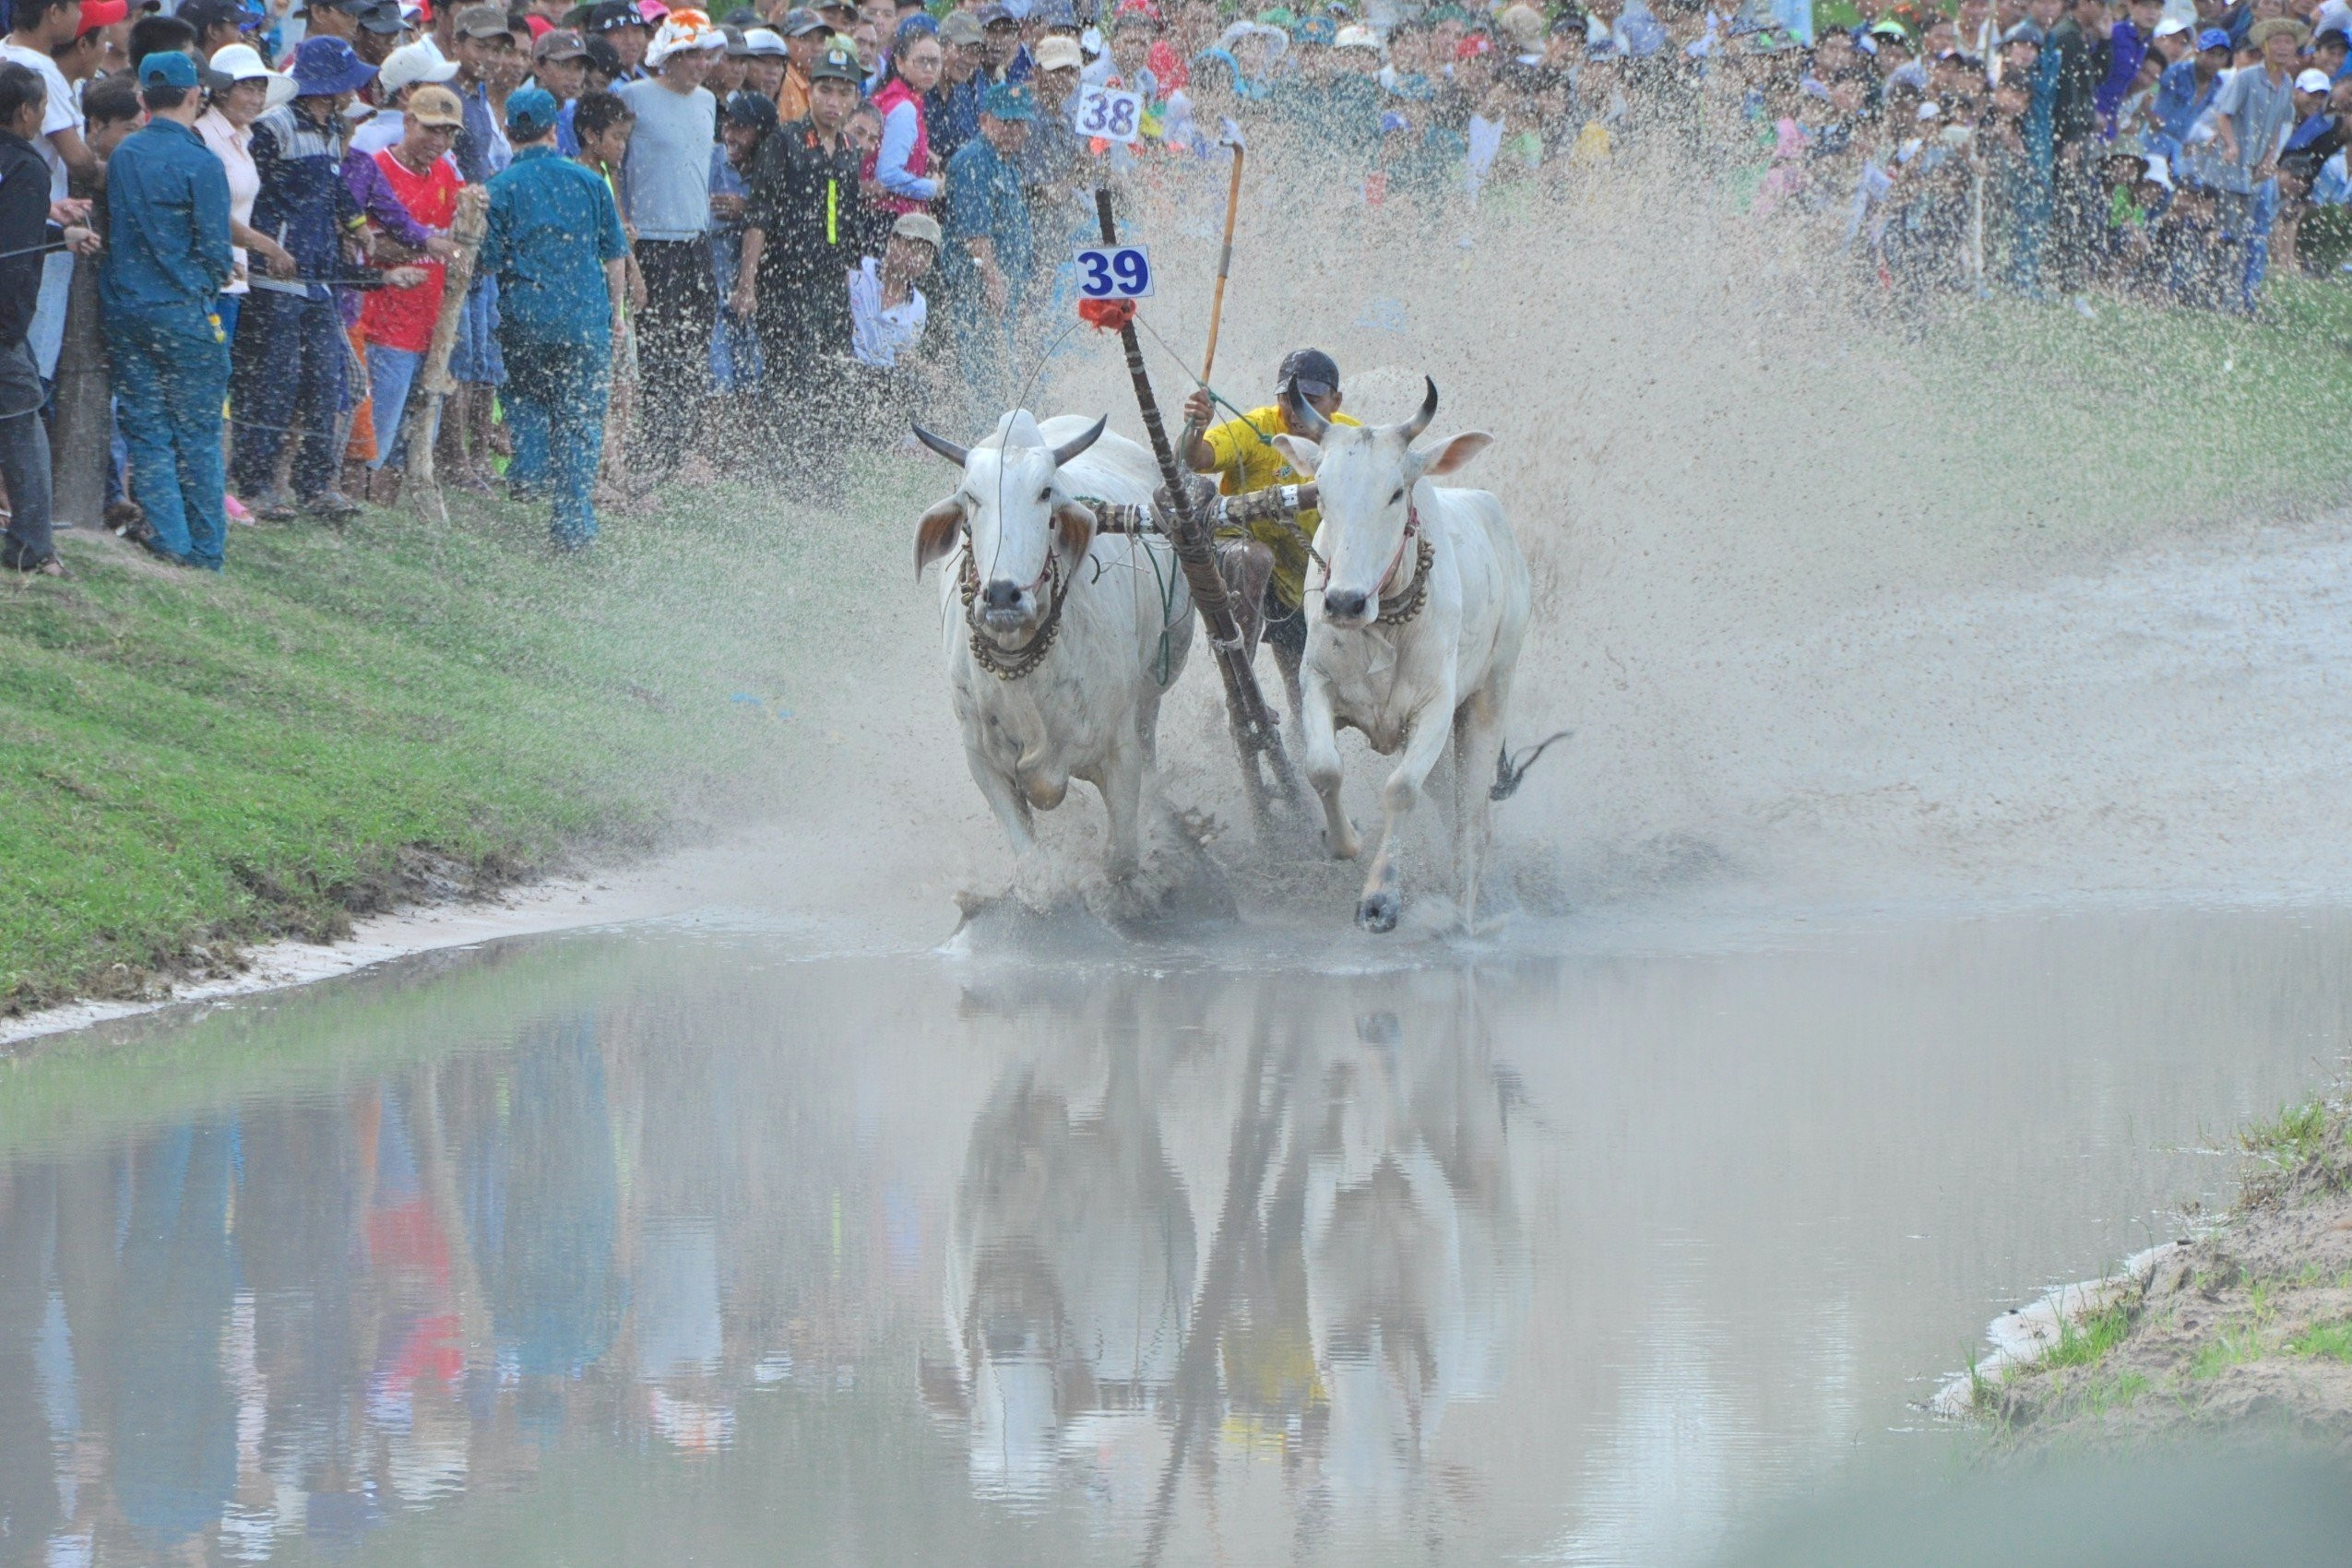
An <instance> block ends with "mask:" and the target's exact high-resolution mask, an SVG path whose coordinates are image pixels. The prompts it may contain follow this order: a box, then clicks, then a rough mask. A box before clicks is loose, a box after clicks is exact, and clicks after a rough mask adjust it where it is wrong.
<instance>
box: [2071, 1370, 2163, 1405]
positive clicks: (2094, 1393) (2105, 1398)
mask: <svg viewBox="0 0 2352 1568" xmlns="http://www.w3.org/2000/svg"><path fill="white" fill-rule="evenodd" d="M2153 1386H2154V1384H2150V1383H2149V1381H2148V1379H2147V1377H2146V1375H2145V1374H2144V1373H2141V1372H2118V1373H2116V1374H2115V1375H2114V1376H2113V1377H2108V1378H2097V1379H2094V1380H2093V1381H2092V1382H2091V1383H2090V1384H2088V1385H2086V1386H2085V1388H2084V1390H2083V1395H2082V1399H2083V1408H2084V1409H2085V1410H2087V1411H2088V1412H2089V1413H2090V1414H2092V1415H2094V1416H2103V1415H2106V1414H2107V1413H2108V1411H2110V1410H2128V1409H2130V1408H2132V1406H2133V1405H2135V1404H2137V1403H2138V1402H2139V1399H2140V1396H2142V1395H2144V1394H2145V1393H2147V1392H2148V1390H2149V1389H2150V1388H2151V1387H2153Z"/></svg>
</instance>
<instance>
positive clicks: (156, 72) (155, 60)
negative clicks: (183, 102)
mask: <svg viewBox="0 0 2352 1568" xmlns="http://www.w3.org/2000/svg"><path fill="white" fill-rule="evenodd" d="M139 86H141V87H194V86H196V62H195V61H194V60H192V59H190V58H188V56H187V55H185V54H184V53H181V52H180V51H179V50H177V49H161V50H158V51H157V52H156V53H152V54H148V55H145V56H142V57H141V58H140V60H139Z"/></svg>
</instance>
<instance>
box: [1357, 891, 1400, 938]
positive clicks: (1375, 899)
mask: <svg viewBox="0 0 2352 1568" xmlns="http://www.w3.org/2000/svg"><path fill="white" fill-rule="evenodd" d="M1356 923H1357V924H1358V925H1360V926H1362V927H1363V928H1364V929H1365V930H1366V931H1368V932H1372V934H1373V935H1375V936H1384V935H1386V934H1387V933H1388V932H1392V931H1395V930H1396V894H1394V893H1367V894H1365V895H1364V899H1363V902H1362V903H1360V904H1358V905H1357V906H1356Z"/></svg>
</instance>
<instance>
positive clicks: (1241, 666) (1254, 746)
mask: <svg viewBox="0 0 2352 1568" xmlns="http://www.w3.org/2000/svg"><path fill="white" fill-rule="evenodd" d="M1094 205H1095V216H1096V217H1097V218H1098V219H1099V220H1100V221H1101V224H1102V243H1103V244H1106V245H1115V244H1118V243H1119V226H1118V224H1117V223H1116V222H1114V221H1113V220H1112V219H1111V192H1110V190H1109V188H1108V187H1105V186H1099V185H1098V186H1097V187H1096V188H1095V193H1094ZM1119 341H1120V344H1121V345H1122V346H1123V348H1125V350H1127V375H1128V378H1129V379H1130V380H1132V381H1133V382H1134V386H1135V403H1136V406H1137V407H1138V408H1139V409H1140V410H1142V412H1143V419H1144V434H1146V435H1147V436H1148V437H1150V440H1151V452H1152V456H1153V457H1155V458H1157V459H1158V462H1159V477H1160V482H1161V483H1162V484H1164V485H1165V486H1167V489H1168V505H1169V517H1168V537H1169V539H1170V541H1171V542H1172V543H1173V544H1174V545H1175V548H1176V563H1177V564H1178V565H1180V566H1181V567H1182V568H1183V571H1184V582H1185V585H1186V586H1187V587H1189V588H1191V589H1192V593H1193V604H1194V607H1195V608H1196V609H1198V610H1199V611H1200V614H1201V623H1202V624H1204V625H1205V626H1206V627H1207V628H1208V639H1209V646H1210V647H1212V648H1213V649H1214V650H1215V651H1216V654H1217V668H1218V673H1219V674H1220V675H1222V676H1223V677H1224V679H1225V713H1226V718H1227V719H1228V720H1229V722H1230V723H1231V725H1232V728H1233V743H1234V746H1235V747H1236V749H1237V750H1238V751H1239V753H1240V759H1241V778H1242V781H1243V782H1244V783H1245V784H1246V785H1247V786H1248V787H1249V793H1250V811H1251V814H1252V815H1253V817H1254V818H1255V820H1256V826H1257V829H1258V836H1259V837H1260V839H1261V840H1263V839H1264V838H1265V837H1266V834H1267V831H1268V829H1269V827H1270V826H1271V818H1270V815H1269V813H1268V811H1267V809H1266V807H1267V802H1266V778H1265V773H1263V772H1261V771H1260V759H1261V758H1263V759H1264V764H1265V770H1266V771H1268V772H1271V773H1272V774H1273V776H1274V777H1273V782H1274V785H1275V787H1276V788H1277V789H1278V790H1280V791H1281V793H1282V796H1283V799H1284V800H1286V801H1287V802H1289V804H1290V805H1291V806H1292V807H1293V808H1297V807H1299V806H1301V804H1302V800H1301V794H1300V790H1299V776H1298V774H1297V773H1296V772H1294V771H1293V770H1292V768H1291V766H1290V756H1289V753H1288V752H1287V751H1285V750H1284V749H1283V746H1282V733H1281V731H1280V730H1279V729H1278V728H1277V726H1276V724H1275V722H1274V715H1273V713H1272V712H1270V711H1269V710H1268V709H1267V707H1266V706H1265V694H1264V693H1263V692H1260V691H1259V690H1258V683H1257V676H1256V674H1255V673H1254V672H1253V671H1252V670H1251V669H1250V665H1249V660H1248V658H1247V656H1246V654H1245V652H1244V649H1243V645H1242V641H1241V624H1240V623H1239V622H1238V621H1237V620H1236V619H1235V617H1234V614H1233V600H1232V597H1231V596H1230V595H1229V594H1228V593H1227V592H1226V590H1225V576H1224V574H1223V573H1221V572H1219V571H1218V569H1217V552H1216V549H1215V547H1214V546H1213V545H1212V543H1211V542H1210V539H1209V531H1208V529H1207V526H1206V524H1205V523H1204V522H1203V521H1202V520H1201V517H1200V516H1199V514H1197V513H1195V512H1194V510H1193V504H1192V498H1191V496H1190V494H1189V493H1187V491H1186V490H1185V487H1184V475H1183V472H1182V469H1180V468H1179V467H1178V466H1177V462H1176V450H1175V448H1174V447H1173V446H1171V445H1169V441H1168V426H1167V425H1166V424H1165V423H1164V422H1162V421H1161V419H1160V417H1159V403H1158V399H1157V398H1154V397H1153V395H1152V390H1151V375H1150V373H1149V372H1147V371H1146V370H1145V368H1144V347H1143V341H1142V339H1139V338H1138V337H1137V336H1136V334H1135V324H1134V321H1133V320H1130V321H1128V322H1127V323H1126V324H1125V325H1124V326H1123V327H1120V328H1119Z"/></svg>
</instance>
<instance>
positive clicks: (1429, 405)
mask: <svg viewBox="0 0 2352 1568" xmlns="http://www.w3.org/2000/svg"><path fill="white" fill-rule="evenodd" d="M1421 381H1422V384H1423V385H1425V386H1428V387H1429V396H1428V397H1426V398H1422V399H1421V407H1420V412H1419V413H1417V414H1415V415H1414V416H1413V417H1412V418H1411V419H1408V420H1407V421H1406V422H1404V423H1403V424H1400V425H1398V426H1397V427H1396V428H1397V429H1398V430H1399V431H1402V432H1403V433H1404V436H1405V445H1408V446H1409V445H1412V444H1413V443H1414V442H1416V441H1418V440H1420V434H1421V432H1423V431H1425V430H1427V429H1428V428H1429V422H1430V421H1431V420H1433V419H1435V418H1436V417H1437V383H1436V382H1434V381H1431V380H1430V378H1429V377H1428V376H1426V375H1424V376H1422V377H1421Z"/></svg>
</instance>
